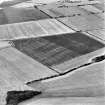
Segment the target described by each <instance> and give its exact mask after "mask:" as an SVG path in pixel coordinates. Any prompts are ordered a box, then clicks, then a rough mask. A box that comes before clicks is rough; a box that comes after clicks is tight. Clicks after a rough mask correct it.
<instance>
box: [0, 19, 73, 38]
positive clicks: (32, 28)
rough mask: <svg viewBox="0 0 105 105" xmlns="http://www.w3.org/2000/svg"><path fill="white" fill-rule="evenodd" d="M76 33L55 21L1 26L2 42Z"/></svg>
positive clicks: (47, 20) (48, 20)
mask: <svg viewBox="0 0 105 105" xmlns="http://www.w3.org/2000/svg"><path fill="white" fill-rule="evenodd" d="M73 32H74V31H73V30H72V29H70V28H68V27H66V26H65V25H63V24H62V23H60V22H58V21H57V20H55V19H46V20H40V21H30V22H22V23H15V24H7V25H1V26H0V40H14V39H21V38H22V39H23V38H35V37H41V36H52V35H54V34H62V33H73Z"/></svg>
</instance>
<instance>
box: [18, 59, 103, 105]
mask: <svg viewBox="0 0 105 105" xmlns="http://www.w3.org/2000/svg"><path fill="white" fill-rule="evenodd" d="M104 75H105V61H103V62H101V63H98V64H94V65H91V66H88V67H84V68H82V69H78V70H77V71H74V72H73V73H70V74H68V75H67V76H64V77H60V78H59V77H58V78H55V79H50V80H45V81H42V82H39V83H34V84H31V85H30V86H31V87H33V88H35V89H38V88H39V90H42V92H43V93H42V95H40V96H38V97H35V98H33V99H31V100H27V101H25V102H23V103H20V104H19V105H104V104H105V98H104V95H105V90H104V88H105V85H104V82H105V78H104Z"/></svg>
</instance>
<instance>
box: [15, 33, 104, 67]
mask: <svg viewBox="0 0 105 105" xmlns="http://www.w3.org/2000/svg"><path fill="white" fill-rule="evenodd" d="M13 44H14V46H15V48H17V49H18V50H20V51H21V52H23V53H25V54H26V55H28V56H30V57H32V58H33V59H35V60H37V61H38V62H40V63H42V64H44V65H46V66H49V67H50V66H54V65H58V64H61V63H63V62H65V61H68V60H71V59H73V58H75V57H78V56H81V55H84V54H87V53H90V52H93V51H95V50H98V49H100V48H103V47H105V45H104V44H102V43H100V42H98V41H96V40H95V39H92V38H90V37H88V36H87V35H85V34H82V33H69V34H62V35H54V36H45V37H40V38H29V39H20V40H14V41H13Z"/></svg>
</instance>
